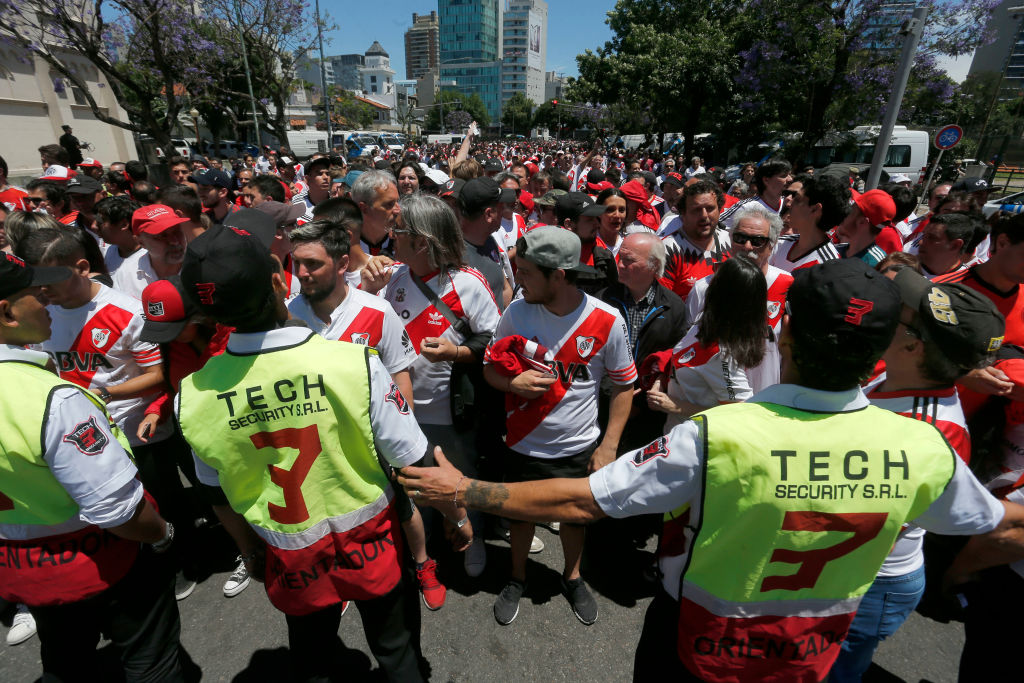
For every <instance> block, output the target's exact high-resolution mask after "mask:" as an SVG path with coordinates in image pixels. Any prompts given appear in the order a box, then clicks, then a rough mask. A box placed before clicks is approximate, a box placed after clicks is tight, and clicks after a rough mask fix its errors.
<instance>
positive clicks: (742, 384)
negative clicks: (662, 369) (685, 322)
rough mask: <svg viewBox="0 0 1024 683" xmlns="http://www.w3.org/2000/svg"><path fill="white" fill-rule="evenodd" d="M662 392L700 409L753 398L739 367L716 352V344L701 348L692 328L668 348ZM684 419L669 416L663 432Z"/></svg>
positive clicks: (694, 328) (718, 350)
mask: <svg viewBox="0 0 1024 683" xmlns="http://www.w3.org/2000/svg"><path fill="white" fill-rule="evenodd" d="M665 393H667V394H668V395H669V396H671V397H672V398H674V399H681V400H683V401H687V402H689V403H694V404H696V405H698V406H701V408H713V407H714V406H716V405H718V404H720V403H736V402H738V401H745V400H747V399H748V398H750V397H751V396H752V395H753V392H752V391H751V390H750V384H749V382H748V381H747V376H746V375H745V374H744V373H743V368H741V367H740V366H739V365H737V364H736V361H734V360H733V359H732V356H730V355H729V354H727V353H725V352H724V351H722V350H721V349H719V348H718V344H712V345H711V346H704V345H703V344H701V343H700V342H699V341H697V326H696V325H694V326H693V327H691V328H690V330H689V331H688V332H687V333H686V334H685V335H684V336H683V338H682V339H681V340H680V341H679V343H678V344H676V345H675V347H674V348H673V349H672V372H671V374H670V375H669V382H668V387H666V389H665ZM686 419H688V418H683V417H680V416H679V415H674V414H673V415H669V416H668V418H667V419H666V420H665V430H666V431H668V430H669V429H671V428H672V427H675V426H676V425H677V424H679V423H681V422H683V421H684V420H686Z"/></svg>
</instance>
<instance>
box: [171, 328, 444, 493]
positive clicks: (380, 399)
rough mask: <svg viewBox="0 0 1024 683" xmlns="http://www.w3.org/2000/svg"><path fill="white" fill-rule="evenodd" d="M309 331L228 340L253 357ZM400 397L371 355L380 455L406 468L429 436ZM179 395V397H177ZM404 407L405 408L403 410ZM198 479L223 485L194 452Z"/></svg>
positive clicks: (235, 350) (372, 402) (372, 406)
mask: <svg viewBox="0 0 1024 683" xmlns="http://www.w3.org/2000/svg"><path fill="white" fill-rule="evenodd" d="M311 334H313V332H311V331H310V330H307V329H304V328H301V327H282V328H278V329H275V330H270V331H268V332H254V333H248V334H241V333H238V332H234V333H232V334H231V337H229V338H228V346H227V351H228V352H229V353H244V354H253V353H258V352H261V351H272V350H274V349H278V348H284V347H289V346H295V345H297V344H301V343H302V342H303V341H305V340H306V339H309V335H311ZM396 394H397V395H399V396H400V394H398V387H397V386H395V383H394V382H392V381H391V376H390V375H389V374H388V372H387V370H385V369H384V365H383V364H382V363H381V362H380V359H379V358H377V357H376V356H374V355H372V354H371V355H370V427H371V429H372V430H373V443H374V446H375V447H376V448H377V452H378V453H380V455H381V456H382V457H383V458H384V459H385V460H387V461H388V463H390V464H391V465H392V466H394V467H405V466H406V465H411V464H413V463H415V462H417V461H419V460H420V459H421V458H422V457H423V455H424V453H426V451H427V437H426V436H424V435H423V432H422V430H420V427H419V425H418V424H416V419H415V418H414V417H413V415H412V411H410V410H409V404H408V403H407V402H405V401H401V400H399V401H395V400H393V399H389V396H390V397H394V396H395V395H396ZM178 396H180V394H179V395H178ZM178 396H175V398H174V412H175V414H176V415H177V414H179V410H178V408H179V402H178ZM403 406H404V407H403ZM193 460H194V461H195V465H196V476H198V477H199V481H201V482H203V483H204V484H206V485H207V486H217V487H219V486H220V477H219V475H218V474H217V470H216V469H214V468H213V467H210V466H209V465H207V464H206V463H205V462H203V461H202V460H200V459H199V458H198V457H196V456H195V453H193Z"/></svg>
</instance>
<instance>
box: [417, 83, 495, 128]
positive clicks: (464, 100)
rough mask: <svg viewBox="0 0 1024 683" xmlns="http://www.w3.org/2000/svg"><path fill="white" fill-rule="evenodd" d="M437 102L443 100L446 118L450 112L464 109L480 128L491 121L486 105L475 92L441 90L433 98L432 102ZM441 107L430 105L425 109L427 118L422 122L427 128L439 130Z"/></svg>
mask: <svg viewBox="0 0 1024 683" xmlns="http://www.w3.org/2000/svg"><path fill="white" fill-rule="evenodd" d="M439 102H444V113H445V117H446V118H447V116H448V114H450V113H451V112H453V111H456V110H459V109H461V110H463V111H466V112H467V113H468V114H469V115H470V117H472V118H471V119H470V120H471V121H476V122H477V124H479V126H480V127H481V128H486V127H487V125H488V124H489V123H490V122H491V118H490V117H489V116H488V115H487V106H486V105H485V104H484V101H483V100H482V99H480V96H479V95H477V94H476V93H470V94H466V93H461V92H459V91H458V90H452V89H448V90H442V91H441V92H440V93H438V96H437V98H435V100H434V104H438V103H439ZM441 109H442V108H441V107H431V108H430V109H428V110H427V119H426V122H425V124H424V126H425V128H426V129H427V130H441V118H440V117H441ZM449 132H451V131H449ZM455 132H463V131H455Z"/></svg>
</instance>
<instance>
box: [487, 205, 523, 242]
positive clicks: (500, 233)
mask: <svg viewBox="0 0 1024 683" xmlns="http://www.w3.org/2000/svg"><path fill="white" fill-rule="evenodd" d="M525 233H526V221H525V220H523V217H522V216H520V215H519V214H518V213H515V212H513V213H512V218H502V219H501V227H500V228H498V229H497V230H495V231H494V233H493V234H494V236H495V237H496V238H500V239H499V242H498V243H499V244H504V246H505V251H508V250H509V249H513V248H515V246H516V240H518V239H519V238H520V237H522V236H523V235H524V234H525Z"/></svg>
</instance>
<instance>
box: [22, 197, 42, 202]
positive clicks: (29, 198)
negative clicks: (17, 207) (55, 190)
mask: <svg viewBox="0 0 1024 683" xmlns="http://www.w3.org/2000/svg"><path fill="white" fill-rule="evenodd" d="M22 201H25V202H28V203H29V204H42V203H43V202H45V201H46V197H22Z"/></svg>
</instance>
